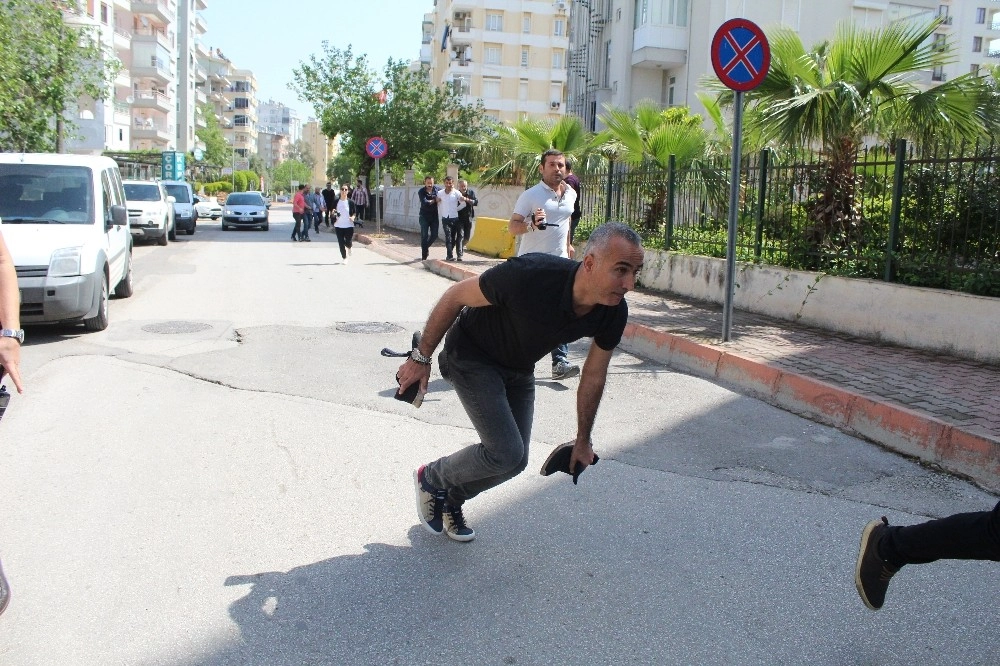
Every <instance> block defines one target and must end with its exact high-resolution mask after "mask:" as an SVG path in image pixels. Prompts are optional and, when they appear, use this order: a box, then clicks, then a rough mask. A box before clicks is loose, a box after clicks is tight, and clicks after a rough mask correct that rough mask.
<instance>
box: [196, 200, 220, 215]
mask: <svg viewBox="0 0 1000 666" xmlns="http://www.w3.org/2000/svg"><path fill="white" fill-rule="evenodd" d="M194 207H195V210H197V211H198V217H210V218H212V219H213V220H217V219H219V218H220V217H222V205H221V204H220V203H219V202H218V200H216V199H215V197H212V198H211V199H208V200H207V201H199V202H198V203H196V204H195V205H194Z"/></svg>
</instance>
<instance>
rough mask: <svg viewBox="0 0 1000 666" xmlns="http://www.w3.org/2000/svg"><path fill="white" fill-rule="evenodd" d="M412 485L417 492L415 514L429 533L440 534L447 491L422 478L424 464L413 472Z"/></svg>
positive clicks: (442, 527)
mask: <svg viewBox="0 0 1000 666" xmlns="http://www.w3.org/2000/svg"><path fill="white" fill-rule="evenodd" d="M413 486H414V488H415V489H416V492H417V516H418V517H419V518H420V522H421V523H422V524H423V526H424V528H425V529H426V530H427V531H428V532H430V533H431V534H441V533H442V532H443V531H444V523H443V522H442V520H443V519H442V517H441V514H442V512H443V511H444V500H445V497H446V496H447V493H446V492H445V491H443V490H441V489H440V488H435V487H434V486H432V485H431V484H429V483H427V481H425V480H424V466H423V465H421V466H420V468H419V469H417V471H415V472H414V473H413Z"/></svg>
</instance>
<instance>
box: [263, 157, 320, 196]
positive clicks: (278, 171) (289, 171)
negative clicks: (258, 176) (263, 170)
mask: <svg viewBox="0 0 1000 666" xmlns="http://www.w3.org/2000/svg"><path fill="white" fill-rule="evenodd" d="M271 177H272V178H273V181H272V182H271V185H270V187H273V188H274V189H276V190H287V189H290V188H291V186H292V181H293V180H294V181H296V182H298V183H306V184H309V181H311V180H312V169H310V168H309V167H307V166H306V165H305V164H303V163H302V162H300V161H298V160H285V161H284V162H282V163H281V164H279V165H278V166H276V167H274V172H273V173H272V174H271Z"/></svg>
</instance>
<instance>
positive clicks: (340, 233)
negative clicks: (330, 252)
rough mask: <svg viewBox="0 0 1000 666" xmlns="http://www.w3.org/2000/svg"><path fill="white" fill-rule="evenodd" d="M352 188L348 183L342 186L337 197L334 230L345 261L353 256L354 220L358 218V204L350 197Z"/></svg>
mask: <svg viewBox="0 0 1000 666" xmlns="http://www.w3.org/2000/svg"><path fill="white" fill-rule="evenodd" d="M349 191H350V189H349V188H348V187H347V185H341V186H340V198H339V199H337V203H336V206H335V208H336V211H337V218H336V220H334V222H333V232H334V233H335V234H337V243H338V244H339V245H340V256H341V257H342V258H343V260H344V263H345V264H346V263H347V261H348V257H350V256H351V247H352V246H353V245H354V221H355V219H356V218H357V212H358V211H357V204H355V203H354V201H352V200H351V199H350V198H349V197H348V192H349Z"/></svg>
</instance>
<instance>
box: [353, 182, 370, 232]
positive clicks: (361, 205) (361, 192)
mask: <svg viewBox="0 0 1000 666" xmlns="http://www.w3.org/2000/svg"><path fill="white" fill-rule="evenodd" d="M369 200H370V197H369V192H368V188H367V187H365V183H364V181H363V180H361V176H358V182H357V184H356V185H355V186H354V191H352V192H351V201H353V202H354V208H355V209H356V210H357V213H356V216H355V221H356V222H357V225H358V226H359V227H364V226H365V224H364V221H365V220H367V219H368V218H367V217H365V216H366V215H367V213H368V202H369Z"/></svg>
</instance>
